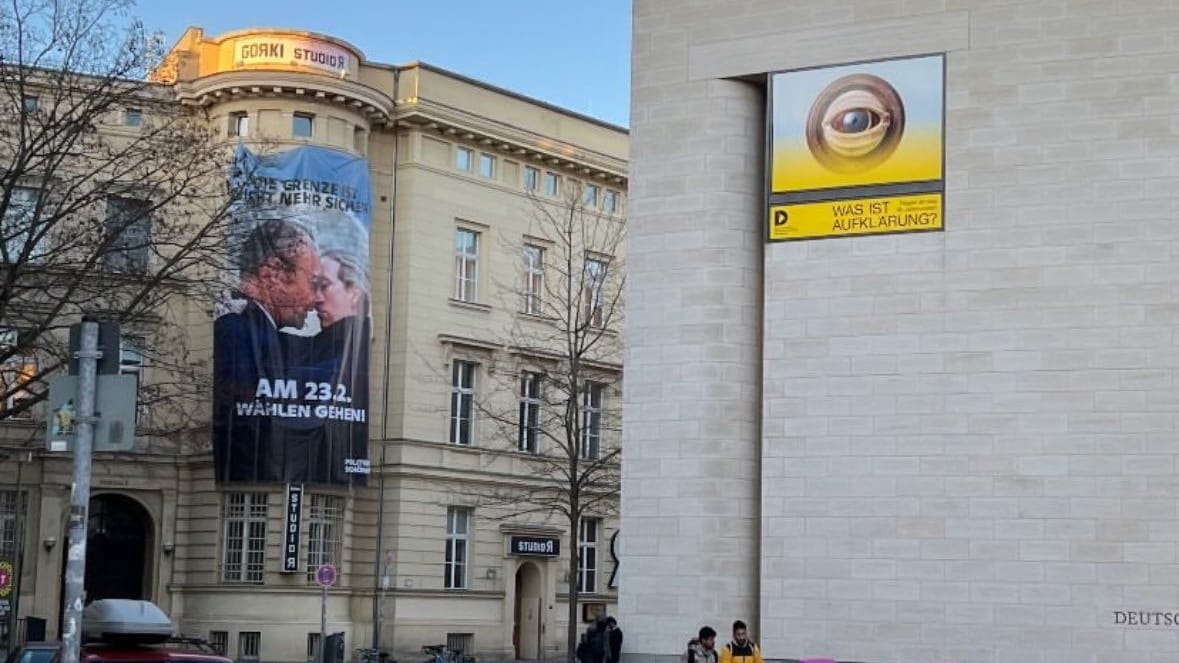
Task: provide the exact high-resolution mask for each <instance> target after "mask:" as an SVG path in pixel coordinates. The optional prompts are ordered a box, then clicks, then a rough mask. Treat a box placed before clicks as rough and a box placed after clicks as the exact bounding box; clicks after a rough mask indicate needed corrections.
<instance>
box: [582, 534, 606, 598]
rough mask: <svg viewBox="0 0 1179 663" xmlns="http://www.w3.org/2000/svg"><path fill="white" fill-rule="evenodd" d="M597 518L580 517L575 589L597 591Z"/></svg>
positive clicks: (586, 591) (587, 592) (585, 591)
mask: <svg viewBox="0 0 1179 663" xmlns="http://www.w3.org/2000/svg"><path fill="white" fill-rule="evenodd" d="M601 524H602V523H601V521H600V520H598V519H597V518H582V519H581V523H580V526H579V527H578V528H577V591H579V592H583V593H585V594H593V593H594V592H596V591H598V530H599V529H600V528H601Z"/></svg>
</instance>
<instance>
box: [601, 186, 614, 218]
mask: <svg viewBox="0 0 1179 663" xmlns="http://www.w3.org/2000/svg"><path fill="white" fill-rule="evenodd" d="M602 211H603V212H605V213H607V214H615V213H617V212H618V192H617V191H615V190H613V189H606V194H605V195H604V196H602Z"/></svg>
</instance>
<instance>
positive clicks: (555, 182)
mask: <svg viewBox="0 0 1179 663" xmlns="http://www.w3.org/2000/svg"><path fill="white" fill-rule="evenodd" d="M560 193H561V176H560V175H558V174H556V173H550V172H546V173H545V174H544V195H546V196H552V197H553V198H556V197H557V196H558V195H560Z"/></svg>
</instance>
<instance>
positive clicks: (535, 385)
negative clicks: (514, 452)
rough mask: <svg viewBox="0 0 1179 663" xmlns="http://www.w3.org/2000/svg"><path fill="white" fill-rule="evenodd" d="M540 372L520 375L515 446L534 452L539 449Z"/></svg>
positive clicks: (527, 451) (521, 449)
mask: <svg viewBox="0 0 1179 663" xmlns="http://www.w3.org/2000/svg"><path fill="white" fill-rule="evenodd" d="M542 384H543V383H542V378H541V375H540V373H525V374H524V375H522V376H520V423H519V433H518V436H517V442H516V448H517V449H519V450H520V451H523V452H526V453H530V454H534V453H537V452H539V451H540V404H541V389H542Z"/></svg>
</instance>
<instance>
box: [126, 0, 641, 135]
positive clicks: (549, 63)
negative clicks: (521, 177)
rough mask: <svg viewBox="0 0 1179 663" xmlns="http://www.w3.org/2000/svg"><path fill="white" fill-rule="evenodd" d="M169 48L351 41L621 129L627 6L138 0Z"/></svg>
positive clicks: (619, 1)
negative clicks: (243, 41) (295, 34)
mask: <svg viewBox="0 0 1179 663" xmlns="http://www.w3.org/2000/svg"><path fill="white" fill-rule="evenodd" d="M138 3H139V4H138V7H137V8H136V9H135V13H136V15H138V16H139V17H140V18H141V19H143V21H144V23H145V25H146V27H147V28H148V29H149V30H159V31H162V32H163V33H164V34H165V35H166V37H167V40H168V42H169V44H171V43H172V42H174V41H175V40H176V39H177V38H178V37H179V36H180V34H181V33H182V32H184V29H185V28H186V27H188V26H190V25H195V26H198V27H201V28H204V29H205V33H206V34H209V35H217V34H219V33H222V32H228V31H230V30H238V29H241V28H248V27H284V28H296V29H302V30H311V31H315V32H322V33H325V34H330V35H332V36H334V37H339V38H341V39H344V40H346V41H348V42H351V43H352V44H354V45H355V46H357V47H358V48H360V50H362V51H364V54H365V56H366V57H367V58H369V59H370V60H374V61H377V62H385V63H391V64H402V63H407V62H412V61H415V60H421V61H424V62H429V63H430V64H433V65H437V66H439V67H443V68H445V69H450V70H452V71H455V72H457V73H460V74H463V75H465V76H470V77H472V78H477V79H479V80H482V81H486V82H488V83H491V84H493V85H497V86H499V87H503V88H507V89H509V90H512V91H513V92H519V93H520V94H525V95H528V96H530V97H535V98H537V99H540V100H542V101H547V102H549V103H552V104H556V105H558V106H563V107H565V108H569V109H571V110H574V111H577V112H579V113H584V114H586V115H590V116H593V117H596V118H599V119H602V120H605V121H607V122H612V123H614V124H618V125H622V126H628V125H629V124H630V109H629V107H630V0H588V1H583V0H424V1H423V0H417V1H414V0H196V1H195V2H191V1H190V2H180V1H179V0H138Z"/></svg>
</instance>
